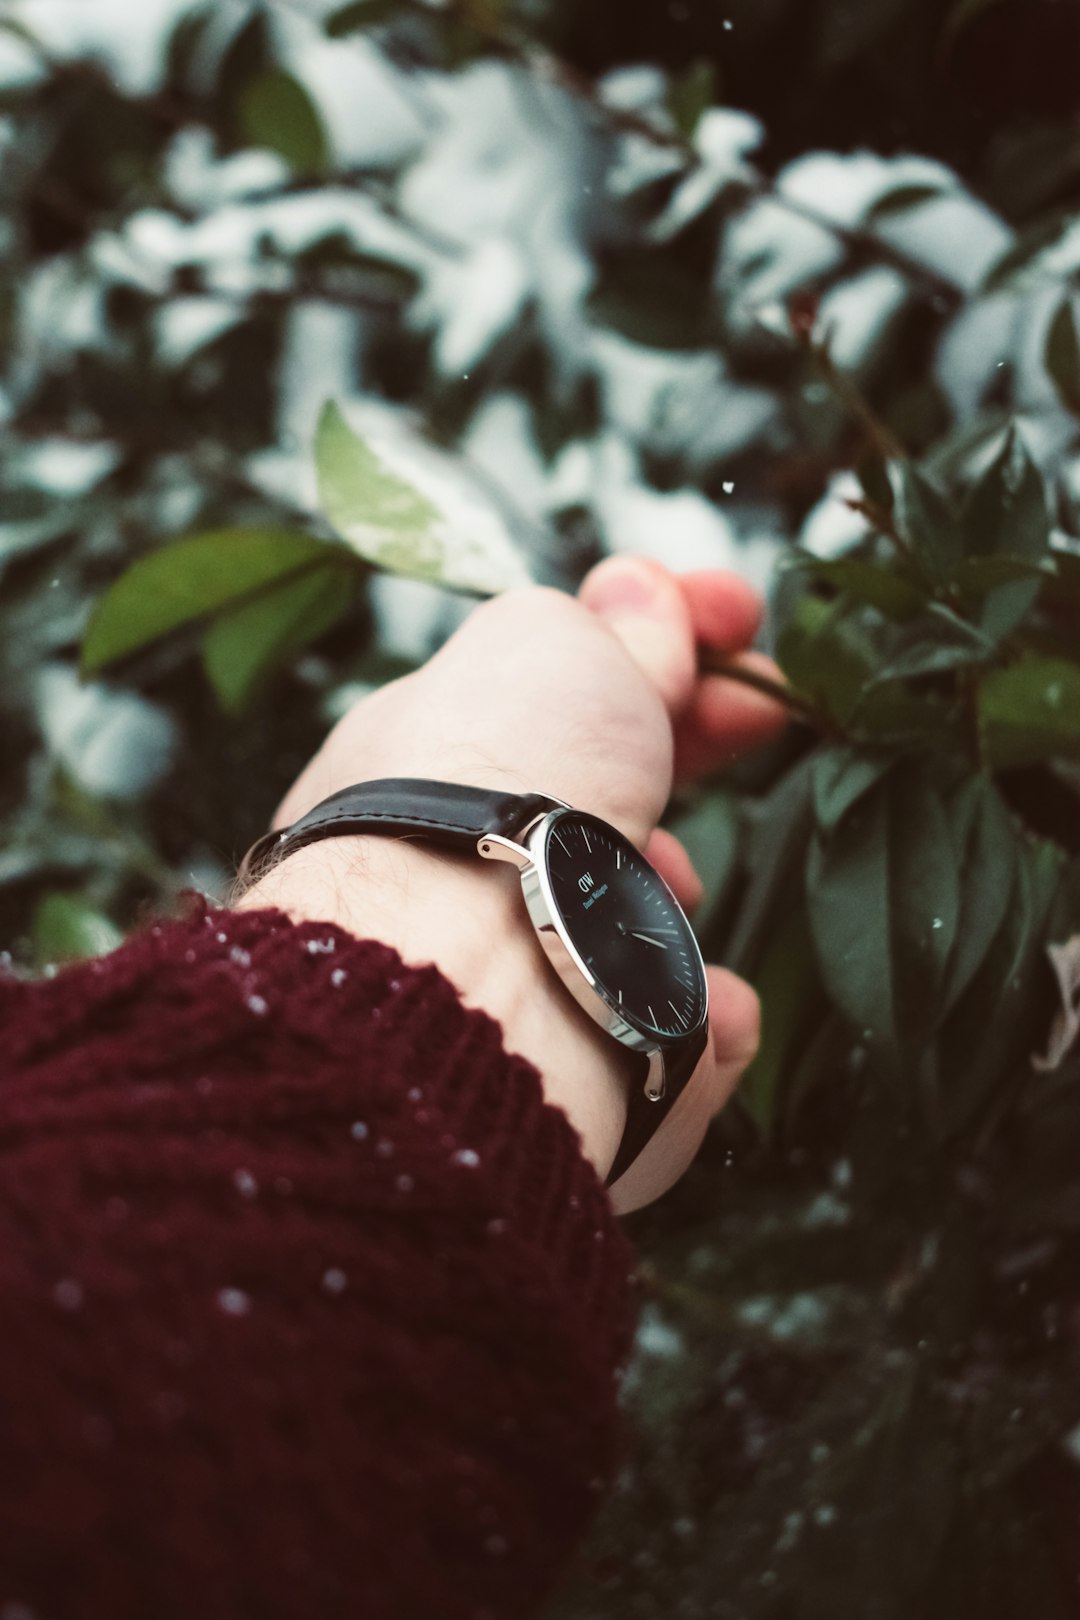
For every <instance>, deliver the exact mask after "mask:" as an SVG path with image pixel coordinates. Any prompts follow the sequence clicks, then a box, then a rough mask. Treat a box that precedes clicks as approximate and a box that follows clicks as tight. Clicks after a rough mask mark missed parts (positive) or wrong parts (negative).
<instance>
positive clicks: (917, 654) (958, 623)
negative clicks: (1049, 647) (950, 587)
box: [866, 602, 995, 692]
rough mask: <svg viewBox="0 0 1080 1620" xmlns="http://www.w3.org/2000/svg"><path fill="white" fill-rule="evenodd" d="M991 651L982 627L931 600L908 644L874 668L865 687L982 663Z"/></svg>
mask: <svg viewBox="0 0 1080 1620" xmlns="http://www.w3.org/2000/svg"><path fill="white" fill-rule="evenodd" d="M994 652H995V647H994V643H993V642H992V641H991V640H990V639H989V637H987V636H985V635H984V634H983V633H982V631H981V630H978V629H976V627H975V626H974V625H972V624H969V623H968V622H967V620H966V619H962V618H960V616H959V615H958V614H956V613H953V612H952V611H951V610H950V609H949V608H946V607H944V606H943V605H942V604H941V603H939V602H933V603H931V605H930V608H929V610H928V612H927V615H926V617H925V618H924V619H921V620H920V621H919V622H918V624H916V625H914V626H913V627H912V629H911V633H910V637H909V638H908V641H907V644H906V645H902V646H901V647H900V650H899V651H898V652H896V653H894V655H893V656H892V657H891V658H890V659H889V661H888V662H887V663H886V664H885V665H883V666H882V668H881V669H879V670H877V671H876V672H875V674H874V675H873V676H872V677H871V679H870V680H869V681H868V682H867V685H866V690H867V691H868V692H870V691H873V690H874V688H875V687H879V686H883V685H885V684H886V683H887V682H889V681H905V680H914V679H917V678H919V677H922V676H927V675H942V674H945V673H947V672H948V671H949V670H953V669H963V668H965V667H966V666H970V665H973V664H982V663H985V662H986V661H987V660H988V659H990V658H992V657H993V655H994Z"/></svg>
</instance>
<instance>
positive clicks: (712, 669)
mask: <svg viewBox="0 0 1080 1620" xmlns="http://www.w3.org/2000/svg"><path fill="white" fill-rule="evenodd" d="M698 670H699V672H700V673H701V674H702V675H723V676H724V677H725V679H727V680H729V681H735V682H736V683H737V684H738V685H740V686H749V687H751V688H752V690H753V691H755V692H760V693H761V694H762V695H763V696H764V697H767V698H772V700H773V702H774V703H779V704H782V705H783V707H784V708H785V709H787V710H788V712H789V714H790V715H791V718H792V719H793V720H796V721H798V722H799V723H800V724H802V725H805V726H812V727H813V728H814V730H815V731H817V730H820V729H821V717H820V716H819V715H818V713H817V710H816V709H815V708H814V706H813V704H812V703H810V702H809V701H808V700H807V699H806V698H804V697H802V696H801V695H800V693H798V692H795V691H793V690H792V688H791V687H790V686H785V685H784V684H783V682H782V681H774V680H773V679H772V678H771V676H768V675H762V674H761V673H760V672H759V671H758V670H756V669H748V668H747V667H746V665H745V664H736V663H734V662H733V661H732V660H731V659H729V658H723V657H721V656H720V655H719V654H718V653H710V652H703V653H702V654H701V655H700V658H699V660H698Z"/></svg>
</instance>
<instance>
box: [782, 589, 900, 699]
mask: <svg viewBox="0 0 1080 1620" xmlns="http://www.w3.org/2000/svg"><path fill="white" fill-rule="evenodd" d="M776 658H777V662H778V663H779V665H780V667H781V669H782V670H783V671H784V674H785V675H786V676H787V677H788V679H789V681H790V682H791V684H792V686H793V687H794V688H795V690H796V691H797V692H799V693H801V694H802V695H803V696H804V697H807V698H809V699H810V700H811V701H812V702H813V703H815V704H816V705H817V706H818V707H819V708H822V709H824V710H825V711H826V712H827V713H828V714H829V715H831V716H832V717H833V718H834V719H835V720H836V721H838V722H839V724H841V725H843V724H844V723H845V722H846V721H847V720H848V719H849V718H850V716H851V715H852V714H853V713H854V711H855V708H856V707H857V705H858V703H859V699H860V696H861V694H862V691H863V688H864V686H865V685H866V682H867V681H868V680H869V678H870V675H871V674H872V672H873V669H874V666H875V662H876V650H875V647H874V645H873V643H872V642H871V640H870V638H869V636H867V635H866V633H865V632H864V630H863V629H862V628H861V627H860V626H859V625H858V624H857V623H856V622H855V621H854V618H853V616H852V614H851V612H850V608H849V605H848V604H847V603H845V602H843V601H842V600H841V601H838V602H834V603H828V602H823V601H822V600H821V598H820V597H817V596H814V595H812V594H807V595H805V596H804V597H803V598H802V600H801V601H799V602H797V603H796V605H795V607H794V608H793V610H792V612H791V613H790V614H789V616H788V618H787V620H786V622H785V624H784V627H783V629H782V630H781V632H780V634H779V636H778V638H777V644H776Z"/></svg>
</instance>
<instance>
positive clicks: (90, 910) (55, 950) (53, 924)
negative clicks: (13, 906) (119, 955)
mask: <svg viewBox="0 0 1080 1620" xmlns="http://www.w3.org/2000/svg"><path fill="white" fill-rule="evenodd" d="M31 932H32V935H33V940H34V956H35V959H36V960H37V962H38V963H39V965H41V966H44V965H45V964H46V963H50V962H75V961H79V960H81V959H82V958H84V957H88V956H103V955H104V954H105V952H106V951H112V950H115V949H116V947H117V946H118V945H120V944H122V943H123V939H124V936H123V934H122V933H121V932H120V930H119V928H117V926H116V924H115V923H114V922H113V921H112V920H111V919H110V918H109V917H106V916H105V914H104V913H103V912H101V911H98V910H97V908H96V907H95V906H92V905H90V904H89V902H88V901H86V900H84V899H82V898H81V896H79V895H77V894H60V893H56V894H47V895H45V896H44V897H43V898H42V899H41V900H39V901H38V904H37V906H36V908H35V910H34V919H33V922H32V924H31Z"/></svg>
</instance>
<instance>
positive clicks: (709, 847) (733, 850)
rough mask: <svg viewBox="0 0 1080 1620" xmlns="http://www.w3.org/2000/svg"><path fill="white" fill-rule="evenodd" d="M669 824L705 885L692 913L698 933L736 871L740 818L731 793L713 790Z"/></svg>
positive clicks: (720, 903) (713, 916) (707, 923)
mask: <svg viewBox="0 0 1080 1620" xmlns="http://www.w3.org/2000/svg"><path fill="white" fill-rule="evenodd" d="M670 826H671V831H672V832H673V833H674V834H675V836H676V838H677V839H678V840H679V842H680V843H681V844H682V846H683V848H684V849H685V850H686V853H687V854H688V855H689V857H690V860H691V862H692V864H693V867H694V870H695V871H696V872H698V873H699V874H700V877H701V881H702V883H703V884H704V886H705V893H704V894H703V895H702V898H701V903H700V905H699V906H698V908H697V910H696V911H695V913H694V926H695V929H696V930H697V932H698V934H699V936H700V935H701V934H702V933H705V932H707V931H708V929H709V928H710V927H711V926H712V924H713V922H714V920H715V919H716V917H717V914H718V912H719V911H720V910H721V909H722V907H723V905H724V903H725V900H726V899H727V896H728V894H729V891H730V890H731V887H732V884H733V882H734V880H735V877H736V875H737V872H738V865H739V851H740V847H741V844H742V818H741V816H740V814H739V809H738V805H737V801H736V799H735V796H734V794H732V793H723V792H716V791H711V792H708V793H706V794H703V795H702V797H701V799H700V800H699V802H698V803H697V804H695V805H693V806H692V808H690V809H688V810H685V811H683V813H682V814H680V815H676V816H675V817H674V818H673V820H672V821H671V823H670Z"/></svg>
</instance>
